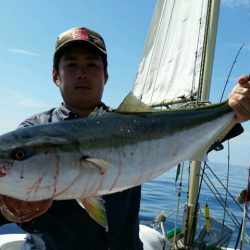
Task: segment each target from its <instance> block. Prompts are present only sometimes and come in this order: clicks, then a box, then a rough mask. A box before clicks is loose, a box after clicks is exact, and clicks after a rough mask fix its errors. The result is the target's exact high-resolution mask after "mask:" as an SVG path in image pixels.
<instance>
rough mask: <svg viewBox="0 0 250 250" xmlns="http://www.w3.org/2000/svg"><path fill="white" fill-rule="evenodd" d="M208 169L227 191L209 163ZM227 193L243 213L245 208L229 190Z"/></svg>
mask: <svg viewBox="0 0 250 250" xmlns="http://www.w3.org/2000/svg"><path fill="white" fill-rule="evenodd" d="M206 167H207V168H208V169H209V170H210V172H211V173H212V174H213V176H214V177H215V178H216V179H217V181H218V182H219V183H220V184H221V186H222V187H223V188H224V189H225V190H226V186H225V185H224V184H223V183H222V181H221V180H220V179H219V178H218V176H217V175H216V174H215V172H214V171H213V170H212V169H211V167H210V166H209V165H208V164H207V163H206ZM227 192H228V194H229V196H230V197H231V198H232V200H233V201H234V202H235V204H236V205H237V206H238V208H239V209H240V210H241V211H243V208H242V207H241V206H240V204H239V202H238V201H237V200H236V199H235V197H234V196H233V195H232V194H231V193H230V192H229V190H227ZM249 219H250V218H249Z"/></svg>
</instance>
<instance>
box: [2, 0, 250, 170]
mask: <svg viewBox="0 0 250 250" xmlns="http://www.w3.org/2000/svg"><path fill="white" fill-rule="evenodd" d="M154 5H155V0H146V1H145V0H136V1H124V0H106V1H104V0H84V1H82V0H71V1H69V0H53V1H51V0H42V1H35V0H23V1H18V0H9V1H4V2H3V3H2V4H1V9H0V30H1V39H0V55H1V56H0V68H1V74H0V104H1V107H2V112H3V114H2V119H1V123H0V134H2V133H5V132H8V131H10V130H13V129H15V128H16V126H17V125H18V124H19V123H20V122H21V121H22V120H24V119H25V118H27V117H29V116H30V115H32V114H34V113H37V112H40V111H43V110H46V109H49V108H51V107H54V106H58V105H59V103H60V102H61V97H60V94H59V91H58V89H57V87H56V86H55V85H54V83H53V81H52V78H51V67H52V56H53V51H54V45H55V39H56V37H57V36H58V35H59V33H61V32H62V31H64V30H66V29H69V28H71V27H75V26H86V27H89V28H91V29H94V30H96V31H98V32H99V33H101V34H102V35H103V37H104V38H105V41H106V45H107V49H108V53H109V54H108V58H109V75H110V77H109V81H108V83H107V85H106V90H105V94H104V101H105V102H106V103H107V104H108V105H110V106H113V107H117V106H118V105H119V103H120V102H121V101H122V100H123V98H124V97H125V96H126V94H127V93H128V92H129V91H130V90H131V89H132V86H133V82H134V80H135V74H136V70H137V66H138V63H139V60H140V57H141V55H142V50H143V46H144V42H145V38H146V34H147V30H148V27H149V24H150V20H151V16H152V12H153V8H154ZM249 28H250V1H249V0H238V1H237V0H225V1H221V10H220V19H219V27H218V36H217V47H216V54H215V62H214V71H213V78H212V87H211V101H213V102H216V101H219V100H220V96H221V93H222V90H223V88H224V84H225V81H226V78H227V76H228V73H229V70H230V68H231V66H232V64H233V61H234V59H235V56H236V54H237V51H238V49H239V47H240V46H241V45H242V44H243V43H244V44H245V47H244V48H243V50H242V52H241V53H240V55H239V58H238V60H237V62H236V64H235V66H234V68H233V71H232V75H231V77H230V80H229V83H228V86H227V89H226V93H225V95H224V99H226V98H227V95H228V93H229V92H230V90H231V89H232V87H233V85H234V84H235V82H236V79H237V77H238V76H239V75H241V74H249V73H250V36H249ZM249 123H250V122H247V123H244V124H243V125H244V128H245V133H244V135H242V136H239V137H238V138H236V139H234V140H232V141H231V161H232V163H234V164H236V163H237V164H240V165H243V166H246V167H248V166H249V164H250V150H249V148H250V147H249V146H250V125H249ZM225 151H226V150H224V151H223V152H220V153H216V154H211V156H210V159H211V160H212V161H218V162H222V161H225V160H226V152H225Z"/></svg>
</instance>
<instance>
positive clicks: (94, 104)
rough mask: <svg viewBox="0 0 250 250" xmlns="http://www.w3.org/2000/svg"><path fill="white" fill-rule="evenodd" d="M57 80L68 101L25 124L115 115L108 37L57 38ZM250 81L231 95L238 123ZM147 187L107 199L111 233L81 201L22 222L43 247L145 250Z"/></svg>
mask: <svg viewBox="0 0 250 250" xmlns="http://www.w3.org/2000/svg"><path fill="white" fill-rule="evenodd" d="M53 80H54V82H55V84H56V85H57V86H58V87H59V89H60V92H61V95H62V98H63V103H62V104H61V106H60V107H59V108H54V109H51V110H49V111H46V112H43V113H41V114H38V115H35V116H33V117H31V118H29V119H27V120H25V121H24V122H22V123H21V125H20V126H22V127H27V126H32V125H35V124H41V123H48V122H56V121H59V120H68V119H77V118H79V117H87V116H94V115H102V114H105V113H108V112H111V110H110V108H109V107H107V106H106V105H105V104H103V103H102V102H101V98H102V93H103V90H104V86H105V83H106V81H107V80H108V71H107V52H106V47H105V43H104V41H103V39H102V37H101V36H100V35H99V34H98V33H96V32H94V31H91V30H89V29H87V28H73V29H70V30H68V31H65V32H63V33H62V34H61V35H60V36H59V37H58V39H57V42H56V50H55V54H54V65H53ZM249 80H250V79H249V77H246V76H242V77H241V78H240V79H239V83H238V85H236V87H235V88H234V90H233V91H232V93H231V96H230V101H229V104H230V105H231V107H232V108H233V109H234V110H235V112H236V119H237V121H238V122H241V121H245V120H248V119H249V118H250V85H249ZM140 194H141V187H140V186H138V187H135V188H131V189H129V190H126V191H123V192H119V193H115V194H111V195H106V196H104V197H103V199H104V201H105V207H106V212H107V219H108V227H109V230H108V232H106V231H105V229H104V228H102V227H101V226H100V225H98V224H97V223H96V222H95V221H93V220H92V219H91V218H90V217H89V215H88V214H87V213H86V212H85V210H84V209H82V208H81V207H80V206H79V205H78V203H77V202H76V201H71V200H70V201H54V202H53V205H52V207H51V208H50V209H49V210H48V211H47V212H46V213H45V214H43V215H42V216H39V217H37V218H36V219H34V220H32V221H31V222H28V223H24V224H22V225H21V226H22V228H23V229H25V230H26V231H27V232H30V233H31V234H30V238H29V239H28V240H29V241H30V243H29V244H33V245H36V249H42V248H43V246H42V243H41V240H39V238H38V237H37V236H39V237H41V238H42V239H43V241H44V242H45V245H46V249H59V250H61V249H62V250H63V249H67V250H68V249H72V250H73V249H87V250H91V249H93V250H99V249H100V250H105V249H111V250H122V249H127V250H134V249H135V250H139V249H143V246H142V243H141V241H140V239H139V223H138V214H139V207H140V205H139V204H140Z"/></svg>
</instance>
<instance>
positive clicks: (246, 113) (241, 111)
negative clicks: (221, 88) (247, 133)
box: [228, 76, 250, 123]
mask: <svg viewBox="0 0 250 250" xmlns="http://www.w3.org/2000/svg"><path fill="white" fill-rule="evenodd" d="M228 103H229V106H230V107H231V108H232V109H233V110H234V112H235V119H236V121H237V122H238V123H240V122H244V121H247V120H249V119H250V76H240V77H239V79H238V83H237V84H236V86H235V87H234V88H233V90H232V92H231V93H230V95H229V101H228Z"/></svg>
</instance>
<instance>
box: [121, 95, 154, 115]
mask: <svg viewBox="0 0 250 250" xmlns="http://www.w3.org/2000/svg"><path fill="white" fill-rule="evenodd" d="M117 112H118V113H138V112H157V110H155V109H153V108H151V107H149V106H147V105H146V104H145V103H143V102H141V101H140V100H139V99H138V98H137V97H136V96H134V94H133V93H132V92H130V93H129V94H128V95H127V96H126V97H125V98H124V100H123V101H122V103H121V104H120V105H119V107H118V109H117Z"/></svg>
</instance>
